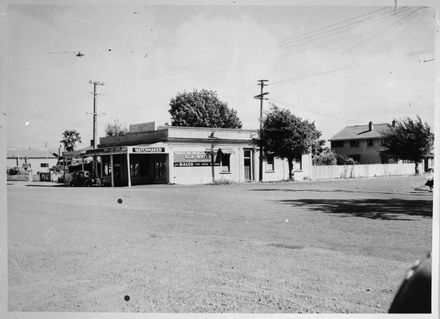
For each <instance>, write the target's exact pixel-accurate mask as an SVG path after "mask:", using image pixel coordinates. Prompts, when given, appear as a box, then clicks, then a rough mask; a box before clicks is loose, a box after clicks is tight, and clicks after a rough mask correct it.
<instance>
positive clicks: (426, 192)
mask: <svg viewBox="0 0 440 319" xmlns="http://www.w3.org/2000/svg"><path fill="white" fill-rule="evenodd" d="M251 191H254V192H316V193H338V192H339V193H369V194H383V195H407V194H411V195H415V196H429V194H432V192H430V191H429V189H414V191H409V192H406V193H405V192H378V191H370V190H362V189H354V190H348V189H289V188H260V189H252V190H251Z"/></svg>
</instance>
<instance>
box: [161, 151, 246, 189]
mask: <svg viewBox="0 0 440 319" xmlns="http://www.w3.org/2000/svg"><path fill="white" fill-rule="evenodd" d="M209 148H210V145H205V144H197V145H190V144H187V145H176V146H173V147H170V155H169V159H170V161H169V163H170V183H175V184H209V183H212V182H213V178H212V171H213V169H212V166H211V163H210V160H205V162H204V163H203V165H208V166H188V167H185V166H177V167H176V166H175V163H176V165H179V164H177V163H180V161H181V156H182V155H181V152H194V154H199V153H204V152H205V151H206V150H208V149H209ZM215 148H216V149H218V148H223V149H228V150H231V151H232V152H231V154H230V170H229V172H222V171H221V166H214V180H215V182H217V183H220V182H225V183H226V182H237V183H238V182H242V181H243V176H244V174H243V172H242V170H243V168H242V165H243V164H242V152H243V149H242V148H240V147H238V146H234V145H221V146H215ZM178 156H179V159H177V157H178ZM201 162H203V161H201ZM188 163H189V164H188V165H201V164H199V163H197V164H191V163H190V162H188Z"/></svg>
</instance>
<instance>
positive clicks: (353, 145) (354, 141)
mask: <svg viewBox="0 0 440 319" xmlns="http://www.w3.org/2000/svg"><path fill="white" fill-rule="evenodd" d="M350 147H359V140H352V141H350Z"/></svg>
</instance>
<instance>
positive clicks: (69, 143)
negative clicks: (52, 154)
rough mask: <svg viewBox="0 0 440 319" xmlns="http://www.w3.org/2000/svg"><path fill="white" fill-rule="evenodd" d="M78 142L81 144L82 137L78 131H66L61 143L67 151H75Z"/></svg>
mask: <svg viewBox="0 0 440 319" xmlns="http://www.w3.org/2000/svg"><path fill="white" fill-rule="evenodd" d="M77 142H79V143H81V136H80V135H79V133H78V132H77V131H76V130H65V131H64V132H63V139H62V140H61V141H60V143H63V145H64V149H65V150H66V151H68V152H71V151H73V150H74V149H75V144H76V143H77Z"/></svg>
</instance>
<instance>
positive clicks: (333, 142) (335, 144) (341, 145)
mask: <svg viewBox="0 0 440 319" xmlns="http://www.w3.org/2000/svg"><path fill="white" fill-rule="evenodd" d="M343 146H344V141H332V147H343Z"/></svg>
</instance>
